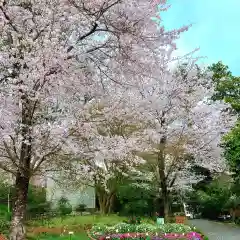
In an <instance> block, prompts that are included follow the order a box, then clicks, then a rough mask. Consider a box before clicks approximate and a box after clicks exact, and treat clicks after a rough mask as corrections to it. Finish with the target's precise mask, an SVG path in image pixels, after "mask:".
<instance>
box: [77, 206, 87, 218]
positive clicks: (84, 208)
mask: <svg viewBox="0 0 240 240" xmlns="http://www.w3.org/2000/svg"><path fill="white" fill-rule="evenodd" d="M75 211H76V212H78V213H80V214H81V216H82V214H83V212H85V211H86V205H85V204H79V205H78V206H77V207H76V209H75Z"/></svg>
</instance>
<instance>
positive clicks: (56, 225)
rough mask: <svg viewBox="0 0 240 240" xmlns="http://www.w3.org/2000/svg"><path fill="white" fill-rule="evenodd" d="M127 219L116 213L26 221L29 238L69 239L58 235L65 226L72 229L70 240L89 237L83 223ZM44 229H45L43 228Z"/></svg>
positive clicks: (31, 239)
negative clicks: (72, 233)
mask: <svg viewBox="0 0 240 240" xmlns="http://www.w3.org/2000/svg"><path fill="white" fill-rule="evenodd" d="M124 220H127V217H121V216H118V215H108V216H102V215H86V216H68V217H66V218H64V219H61V218H53V219H51V220H50V221H47V220H46V221H43V220H35V221H31V222H28V227H27V230H28V231H27V232H28V239H29V240H37V239H38V240H58V239H59V240H67V239H69V240H70V236H69V235H68V236H60V232H61V231H62V229H61V228H63V227H66V232H69V231H73V232H74V235H73V236H72V238H71V240H77V239H78V240H79V239H81V240H87V239H89V238H88V236H87V234H86V232H85V230H84V229H83V226H84V225H93V224H104V225H114V224H117V223H119V222H123V221H124ZM142 221H143V222H148V223H153V221H152V220H151V219H149V218H143V219H142ZM49 227H50V228H52V230H53V229H54V230H56V232H54V233H53V232H52V233H48V234H47V235H44V234H39V232H38V230H39V228H40V229H48V228H49ZM44 231H45V230H44Z"/></svg>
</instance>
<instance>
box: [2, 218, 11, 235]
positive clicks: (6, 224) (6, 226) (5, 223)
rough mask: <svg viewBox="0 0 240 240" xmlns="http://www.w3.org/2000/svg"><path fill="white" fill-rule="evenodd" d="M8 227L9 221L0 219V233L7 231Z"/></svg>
mask: <svg viewBox="0 0 240 240" xmlns="http://www.w3.org/2000/svg"><path fill="white" fill-rule="evenodd" d="M9 228H10V221H8V220H7V219H0V229H1V233H6V232H8V230H9Z"/></svg>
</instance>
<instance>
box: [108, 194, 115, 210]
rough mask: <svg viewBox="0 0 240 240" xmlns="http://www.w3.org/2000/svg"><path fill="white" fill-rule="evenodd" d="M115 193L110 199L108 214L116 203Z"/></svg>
mask: <svg viewBox="0 0 240 240" xmlns="http://www.w3.org/2000/svg"><path fill="white" fill-rule="evenodd" d="M114 199H115V195H114V194H112V195H111V197H110V199H109V205H108V214H109V213H111V212H112V208H113V204H114Z"/></svg>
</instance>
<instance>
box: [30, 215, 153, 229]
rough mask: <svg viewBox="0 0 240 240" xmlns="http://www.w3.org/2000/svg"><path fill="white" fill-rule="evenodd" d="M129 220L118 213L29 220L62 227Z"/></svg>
mask: <svg viewBox="0 0 240 240" xmlns="http://www.w3.org/2000/svg"><path fill="white" fill-rule="evenodd" d="M124 220H127V218H126V217H121V216H118V215H114V214H113V215H108V216H106V215H105V216H102V215H86V216H68V217H66V218H64V219H61V218H59V217H57V218H52V219H50V220H44V221H42V220H37V221H31V222H29V226H51V227H53V226H54V227H62V226H66V225H67V226H75V225H85V224H98V223H101V224H104V225H114V224H117V223H119V222H123V221H124ZM142 221H144V222H149V223H150V222H152V220H151V219H149V218H144V219H142Z"/></svg>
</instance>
